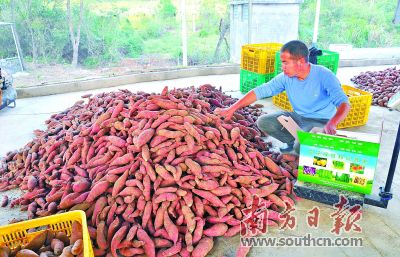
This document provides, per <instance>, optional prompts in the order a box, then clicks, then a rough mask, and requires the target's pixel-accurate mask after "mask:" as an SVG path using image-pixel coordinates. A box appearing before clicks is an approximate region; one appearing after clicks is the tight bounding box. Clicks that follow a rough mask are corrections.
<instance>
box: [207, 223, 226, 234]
mask: <svg viewBox="0 0 400 257" xmlns="http://www.w3.org/2000/svg"><path fill="white" fill-rule="evenodd" d="M227 230H228V226H227V225H226V224H225V223H217V224H215V225H213V226H212V227H210V228H208V229H205V230H204V231H203V234H204V235H206V236H209V237H216V236H223V235H224V234H225V233H226V231H227Z"/></svg>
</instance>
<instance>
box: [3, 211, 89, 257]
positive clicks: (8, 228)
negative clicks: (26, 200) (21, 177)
mask: <svg viewBox="0 0 400 257" xmlns="http://www.w3.org/2000/svg"><path fill="white" fill-rule="evenodd" d="M74 221H78V222H79V223H80V224H81V225H82V232H83V256H84V257H94V254H93V248H92V242H91V241H90V236H89V232H88V228H87V223H86V215H85V212H83V211H71V212H66V213H61V214H56V215H51V216H48V217H43V218H37V219H32V220H27V221H22V222H18V223H15V224H10V225H5V226H1V227H0V245H6V246H8V247H9V248H10V249H15V248H16V247H18V246H19V245H26V244H27V243H29V242H30V240H32V239H33V238H34V237H35V236H36V235H37V234H38V233H40V231H41V230H45V229H50V230H51V231H54V232H59V231H62V232H65V233H66V234H67V235H68V236H71V226H72V222H74ZM32 228H37V229H39V231H36V232H32V233H28V230H29V229H32Z"/></svg>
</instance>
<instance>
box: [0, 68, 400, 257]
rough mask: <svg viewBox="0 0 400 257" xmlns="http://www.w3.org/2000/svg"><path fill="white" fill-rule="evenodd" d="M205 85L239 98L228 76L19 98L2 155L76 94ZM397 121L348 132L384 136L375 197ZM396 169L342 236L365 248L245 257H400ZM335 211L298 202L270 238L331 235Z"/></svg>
mask: <svg viewBox="0 0 400 257" xmlns="http://www.w3.org/2000/svg"><path fill="white" fill-rule="evenodd" d="M384 68H386V66H376V67H360V68H342V69H339V71H338V77H339V79H340V81H341V82H342V84H351V82H350V78H351V77H352V76H354V75H357V74H359V73H360V72H361V71H367V70H382V69H384ZM205 83H209V84H212V85H214V86H222V89H223V90H224V91H226V92H228V93H229V94H231V95H232V96H235V97H241V96H242V94H241V93H240V92H239V75H238V74H232V75H221V76H204V77H193V78H185V79H175V80H168V81H157V82H148V83H138V84H132V85H126V86H121V87H116V88H107V89H100V90H92V91H87V92H78V93H68V94H62V95H52V96H44V97H36V98H26V99H21V100H18V101H17V108H15V109H5V110H2V111H0V124H1V126H0V142H1V143H0V157H1V156H3V155H4V154H5V153H6V152H7V151H9V150H13V149H18V148H20V147H22V146H24V145H25V144H26V143H27V142H28V141H29V140H31V139H32V137H33V134H32V131H33V130H34V129H38V128H45V127H44V121H45V120H46V119H47V118H48V117H49V116H50V115H51V114H52V113H56V112H60V111H63V110H64V109H66V108H67V107H69V106H71V105H72V104H73V103H74V102H75V101H77V100H79V99H80V96H81V95H83V94H86V93H89V92H90V93H100V92H108V91H113V90H117V89H118V88H126V89H129V90H131V91H147V92H161V90H162V88H163V87H164V86H169V87H170V88H173V87H176V88H179V87H188V86H199V85H201V84H205ZM260 103H262V104H264V106H265V111H266V112H269V113H270V112H274V111H278V110H279V109H278V108H277V107H275V106H273V105H272V101H271V99H263V100H261V101H260ZM399 120H400V115H399V113H398V112H396V111H389V110H387V109H385V108H380V107H372V108H371V112H370V116H369V121H368V124H367V125H366V126H363V127H357V128H350V129H349V130H351V131H360V132H368V133H378V134H379V133H381V134H382V139H381V148H380V154H379V163H378V166H377V171H376V175H375V182H374V192H373V193H374V194H377V192H378V188H379V186H384V183H385V180H386V175H387V170H388V167H389V164H390V159H391V154H392V151H393V145H394V139H395V135H396V130H397V126H398V123H399ZM382 127H383V129H382ZM275 146H276V145H275ZM399 171H400V163H398V164H397V170H396V174H395V178H394V181H393V185H392V191H393V193H394V199H393V200H391V201H390V203H389V207H388V209H380V208H377V207H373V206H364V208H363V216H362V221H361V222H358V224H359V225H361V227H362V233H358V234H348V233H344V234H342V237H349V236H356V237H362V238H363V247H358V248H350V247H330V248H328V247H295V248H293V247H268V248H265V247H258V248H253V249H252V250H251V251H250V254H249V255H248V256H294V255H295V256H299V257H300V256H310V255H313V256H334V257H338V256H400V215H399V213H400V201H399V199H398V195H399V194H398V192H399V187H400V174H399ZM4 194H8V195H16V194H18V192H12V193H10V192H3V193H1V194H0V198H1V197H2V195H4ZM314 206H318V207H319V208H320V210H321V214H320V222H319V227H318V228H317V229H310V228H308V227H307V226H306V214H307V211H308V210H310V209H311V208H313V207H314ZM333 212H334V209H333V207H332V206H328V205H324V204H320V203H317V202H313V201H309V200H301V201H299V202H298V203H297V205H296V211H295V212H294V213H292V214H293V215H294V216H296V218H297V227H296V228H295V229H294V230H284V231H278V230H277V229H272V230H270V233H269V234H268V236H280V237H285V238H287V237H291V236H305V235H306V234H307V233H312V235H313V237H317V236H318V237H322V236H323V237H333V235H332V234H331V233H330V230H331V228H332V224H333V219H332V218H331V217H330V216H329V215H330V214H331V213H333ZM14 217H26V214H25V213H21V212H19V210H18V209H9V208H2V209H0V225H4V224H6V223H7V222H8V221H9V220H10V219H12V218H14ZM238 245H239V237H234V238H230V239H222V238H221V239H218V240H217V241H216V244H215V246H214V248H213V251H212V253H211V255H210V256H222V255H225V256H234V255H235V250H236V248H237V246H238Z"/></svg>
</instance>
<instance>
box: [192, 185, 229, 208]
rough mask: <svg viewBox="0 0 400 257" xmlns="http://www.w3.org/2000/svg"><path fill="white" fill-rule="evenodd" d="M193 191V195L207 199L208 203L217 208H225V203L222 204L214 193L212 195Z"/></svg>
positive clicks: (202, 191) (197, 190) (196, 190)
mask: <svg viewBox="0 0 400 257" xmlns="http://www.w3.org/2000/svg"><path fill="white" fill-rule="evenodd" d="M192 191H193V193H195V194H196V195H198V196H200V197H202V198H204V199H206V200H207V201H209V202H210V203H211V204H212V205H214V206H216V207H225V204H224V203H223V202H221V200H220V199H219V198H218V197H217V196H215V195H214V194H213V193H210V192H207V191H204V190H199V189H193V190H192Z"/></svg>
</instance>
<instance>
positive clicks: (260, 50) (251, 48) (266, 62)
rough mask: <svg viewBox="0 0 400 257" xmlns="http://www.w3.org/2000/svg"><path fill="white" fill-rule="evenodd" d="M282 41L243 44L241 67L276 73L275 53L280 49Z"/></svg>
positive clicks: (254, 70)
mask: <svg viewBox="0 0 400 257" xmlns="http://www.w3.org/2000/svg"><path fill="white" fill-rule="evenodd" d="M281 47H282V44H280V43H264V44H249V45H244V46H242V57H241V62H240V67H241V68H242V69H243V70H248V71H251V72H255V73H259V74H270V73H274V70H275V54H276V52H278V51H280V49H281Z"/></svg>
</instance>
